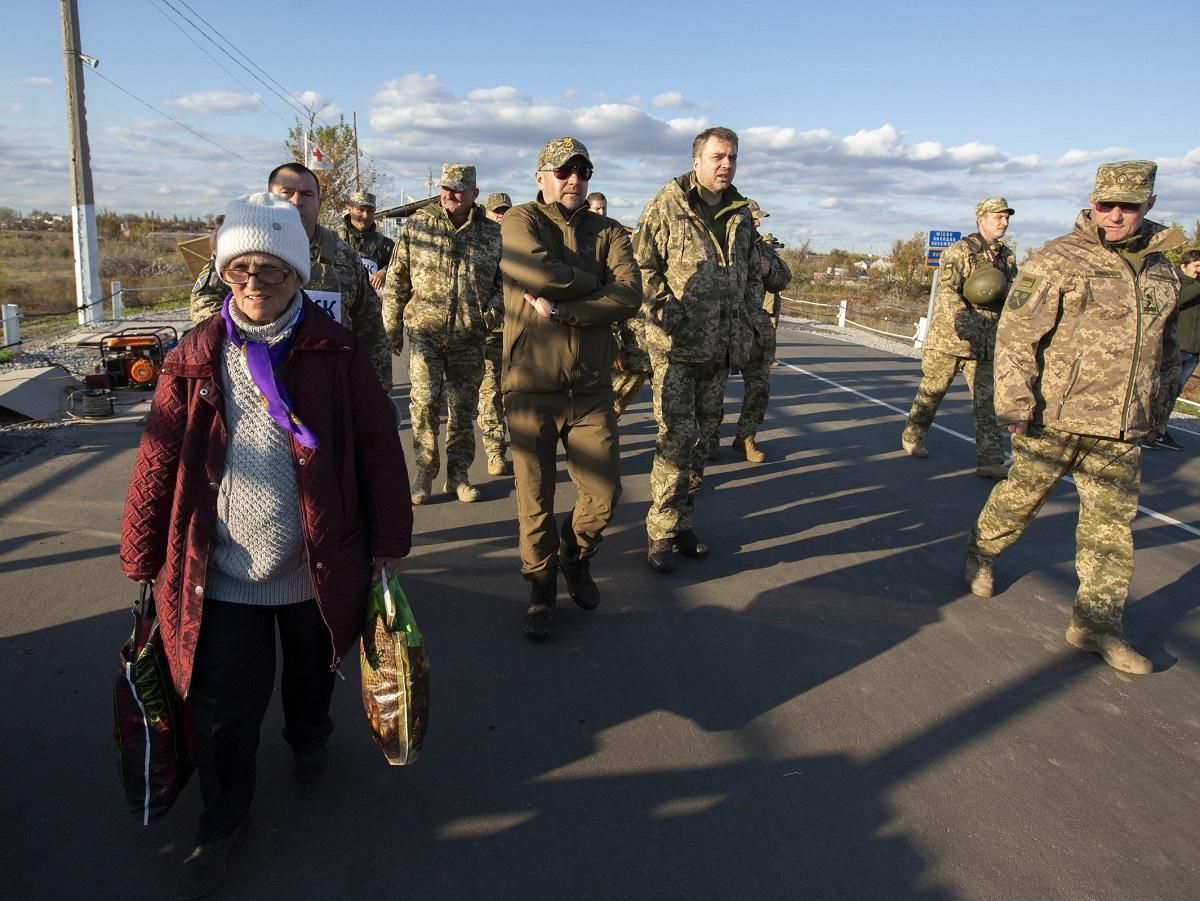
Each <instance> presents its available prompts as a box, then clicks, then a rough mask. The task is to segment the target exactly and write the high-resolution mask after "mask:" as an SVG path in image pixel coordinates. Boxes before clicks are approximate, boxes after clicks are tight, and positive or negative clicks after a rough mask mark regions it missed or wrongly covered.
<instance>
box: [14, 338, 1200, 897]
mask: <svg viewBox="0 0 1200 901" xmlns="http://www.w3.org/2000/svg"><path fill="white" fill-rule="evenodd" d="M780 356H781V359H782V360H783V361H784V363H785V365H783V366H780V367H778V368H776V369H775V370H774V371H773V376H772V379H773V390H774V394H775V396H774V398H773V399H772V408H771V411H770V413H769V414H768V420H767V422H766V424H765V425H764V428H763V431H762V433H761V436H760V437H761V438H762V447H763V449H764V450H765V451H766V452H767V453H768V454H769V455H770V460H769V462H767V463H765V464H762V465H759V466H748V465H746V464H745V463H744V462H742V463H739V462H738V460H737V459H736V458H735V457H734V456H733V454H732V452H731V451H730V450H729V448H728V442H729V440H730V438H731V437H732V431H733V419H734V416H735V415H736V409H737V404H738V401H739V398H740V394H741V382H740V380H739V379H736V378H735V379H732V380H731V382H730V388H729V396H728V402H727V407H728V409H730V410H731V411H732V412H731V415H730V417H729V421H728V422H727V423H726V425H725V428H724V429H723V434H724V442H723V443H724V445H725V447H724V457H723V459H722V460H721V462H720V463H717V464H713V465H712V466H711V468H710V470H709V475H708V478H707V480H706V486H705V491H704V494H703V495H702V497H701V500H700V504H699V513H698V519H697V530H698V531H699V532H700V533H701V535H702V536H703V537H704V538H705V539H706V540H708V541H709V542H711V543H712V544H713V545H714V548H715V549H714V551H713V553H712V555H711V556H710V557H709V559H707V560H705V561H702V562H693V561H688V560H680V561H679V565H678V567H677V569H676V571H675V573H673V574H671V575H669V576H662V575H658V574H655V573H653V572H651V571H650V570H649V569H648V568H647V567H646V565H645V562H644V554H645V534H644V530H643V527H642V520H643V517H644V515H645V511H646V507H647V499H648V473H649V469H650V461H651V455H652V453H653V447H654V431H655V430H654V425H653V421H652V416H651V412H650V402H649V393H648V390H644V392H643V394H642V396H641V398H640V399H639V401H638V402H637V403H636V404H635V405H634V407H633V408H632V409H631V411H630V412H629V413H628V414H626V416H625V418H624V419H623V420H622V455H623V461H624V471H625V473H626V478H625V494H624V497H623V499H622V502H621V505H620V507H619V509H618V512H617V515H616V518H615V521H614V522H613V524H612V527H611V528H610V531H609V534H608V538H607V540H606V541H605V543H604V545H603V547H602V549H601V552H600V555H599V556H598V557H597V559H596V561H595V564H594V572H595V574H596V576H597V579H598V582H599V585H600V588H601V591H602V592H603V595H604V601H603V603H602V604H601V606H600V608H599V609H598V610H596V611H595V612H594V613H584V612H583V611H580V610H578V609H576V608H575V607H574V606H573V605H572V604H571V603H570V601H569V600H566V596H565V594H563V595H561V597H562V598H563V599H564V606H561V607H560V614H559V617H558V622H557V625H556V629H555V634H554V638H553V639H552V640H551V641H550V642H549V643H547V644H544V645H534V644H531V643H529V642H527V641H526V640H525V639H524V638H523V637H522V635H521V616H522V612H523V609H524V604H525V601H526V599H527V596H528V590H527V587H526V584H525V583H524V582H523V581H522V580H521V579H520V578H519V575H518V570H517V567H518V562H517V554H516V530H515V524H514V521H513V517H514V499H513V496H512V482H511V479H509V478H501V479H493V478H488V477H487V476H486V474H485V472H486V471H485V469H484V466H483V463H482V459H481V460H480V462H478V463H477V464H476V467H475V470H474V474H475V476H476V477H477V479H478V484H479V486H480V488H481V489H482V491H483V496H484V501H483V502H482V503H479V504H474V505H465V504H460V503H458V502H457V501H454V500H451V499H450V498H446V497H439V498H438V500H437V502H436V503H433V504H431V505H429V506H426V507H421V508H418V510H417V514H416V527H417V535H416V538H415V547H414V550H413V553H412V555H411V557H410V558H409V559H408V560H407V561H406V565H405V567H404V569H403V576H404V579H405V583H406V586H407V590H408V594H409V597H410V598H411V599H412V602H413V606H414V608H415V611H416V614H417V617H418V619H419V621H420V624H421V626H422V629H423V631H424V632H425V634H426V636H427V638H428V640H429V645H430V653H431V656H432V664H433V674H432V678H433V691H434V697H433V710H432V716H431V727H430V733H429V737H428V740H427V742H426V745H425V749H424V752H423V755H422V757H421V759H420V760H419V761H418V762H417V763H416V764H414V765H413V766H411V767H407V768H391V767H388V766H387V765H386V763H385V761H384V759H383V757H382V755H381V754H380V753H379V751H378V750H377V749H376V748H375V746H374V744H373V743H372V741H371V738H370V735H369V731H368V728H367V725H366V721H365V717H364V716H363V713H362V710H361V705H360V701H359V697H358V690H359V686H358V675H357V667H356V666H355V665H354V664H353V661H351V663H350V664H348V665H347V666H345V667H344V671H345V676H346V681H345V682H344V683H341V684H339V685H338V689H337V692H336V693H335V698H334V718H335V720H336V722H337V724H338V727H337V730H336V732H335V733H334V737H333V740H332V743H331V749H330V753H331V762H332V764H333V767H334V772H333V775H332V779H331V783H330V785H329V788H328V790H327V791H326V793H325V795H324V796H323V797H322V798H320V799H319V800H317V801H315V802H301V801H299V800H297V799H296V798H295V793H294V787H293V785H292V782H291V775H290V752H289V750H288V748H287V746H286V745H285V743H284V742H283V740H282V738H281V737H280V735H279V732H280V726H281V720H280V713H279V710H278V705H277V704H276V705H273V707H272V710H271V712H270V713H269V715H268V720H267V723H266V725H265V726H264V730H263V743H262V747H261V751H260V755H259V773H260V775H259V792H258V796H257V798H256V800H255V807H254V812H253V823H252V825H251V829H250V831H249V832H248V834H247V835H246V837H245V838H244V840H243V842H242V844H240V845H239V846H238V848H237V850H236V851H235V853H234V857H233V859H232V863H231V866H230V873H229V878H228V881H227V884H226V888H225V889H223V890H222V892H221V893H220V894H219V895H218V896H216V897H222V898H255V899H276V898H278V899H305V898H322V899H323V898H365V897H386V898H413V899H417V898H420V899H460V898H488V899H491V898H505V899H509V898H521V899H593V898H595V899H625V898H628V899H676V898H678V899H709V898H711V899H718V898H719V899H728V898H754V899H760V898H763V899H765V898H806V899H825V898H846V899H871V898H881V899H883V898H886V899H899V898H922V899H958V898H971V899H1013V898H1019V899H1023V898H1030V899H1035V898H1036V899H1042V898H1056V899H1130V898H1154V899H1191V898H1196V897H1200V876H1198V870H1200V863H1198V861H1200V828H1197V813H1198V811H1200V803H1198V800H1200V798H1198V795H1200V789H1198V784H1197V778H1196V773H1197V764H1198V763H1200V680H1197V668H1198V667H1200V615H1198V614H1197V612H1196V609H1195V608H1196V606H1197V603H1198V595H1197V591H1196V582H1195V572H1194V570H1195V566H1196V563H1197V561H1198V560H1200V532H1198V531H1197V526H1200V498H1198V495H1197V488H1198V485H1200V462H1197V458H1198V456H1200V434H1196V433H1189V432H1184V431H1182V430H1181V429H1176V430H1174V433H1175V434H1176V435H1177V436H1178V437H1179V438H1180V439H1181V441H1182V442H1183V443H1184V444H1185V445H1187V447H1188V450H1187V452H1185V453H1172V452H1169V451H1158V452H1155V453H1152V454H1148V455H1147V457H1146V460H1145V464H1144V478H1143V481H1144V487H1143V504H1144V506H1145V508H1146V509H1147V510H1148V511H1152V512H1147V513H1146V514H1145V515H1142V516H1139V518H1138V520H1137V522H1136V524H1135V539H1136V543H1137V549H1138V550H1137V574H1136V576H1135V579H1134V584H1133V590H1132V595H1131V601H1130V605H1129V608H1128V613H1127V631H1128V634H1129V637H1130V638H1131V640H1132V642H1133V643H1134V644H1135V645H1136V646H1137V647H1139V648H1140V649H1142V650H1143V651H1144V652H1146V653H1147V654H1148V655H1149V656H1150V657H1151V658H1152V659H1153V660H1154V662H1155V672H1154V674H1153V675H1151V676H1148V677H1144V678H1134V677H1129V676H1125V675H1123V674H1120V673H1117V672H1116V671H1114V670H1111V669H1109V668H1108V667H1106V666H1104V665H1103V664H1102V663H1101V662H1100V661H1099V659H1098V658H1097V657H1095V656H1092V655H1088V654H1083V653H1081V652H1078V651H1075V650H1074V649H1071V648H1069V647H1068V646H1066V644H1065V643H1064V641H1063V638H1062V633H1063V630H1064V628H1065V627H1066V624H1067V620H1068V617H1069V613H1070V605H1071V597H1072V594H1073V592H1074V587H1075V577H1074V571H1073V565H1072V559H1073V554H1074V536H1073V529H1074V522H1075V513H1076V498H1075V493H1074V489H1073V488H1072V487H1071V486H1069V485H1067V486H1060V488H1059V489H1058V491H1057V492H1056V493H1055V495H1054V497H1053V498H1052V499H1051V501H1050V502H1049V503H1048V504H1047V506H1046V508H1045V509H1044V510H1043V512H1042V514H1041V515H1040V517H1039V518H1038V519H1037V520H1036V521H1035V522H1034V524H1033V525H1032V526H1031V527H1030V529H1029V530H1028V531H1027V533H1026V534H1025V536H1024V537H1023V538H1022V539H1021V540H1020V541H1019V542H1018V543H1017V544H1016V545H1015V546H1014V547H1013V548H1012V549H1011V550H1010V551H1009V552H1008V553H1007V554H1005V556H1004V557H1003V558H1001V561H1000V562H999V564H998V566H997V590H998V594H997V596H996V597H995V598H994V599H991V600H987V601H984V600H979V599H976V598H973V597H971V596H970V595H968V594H966V593H965V591H964V588H963V584H962V563H963V546H964V541H965V534H966V530H967V529H968V528H969V526H970V523H971V522H972V520H973V518H974V516H975V515H976V514H977V513H978V511H979V508H980V507H981V506H982V504H983V502H984V500H985V498H986V496H987V492H988V490H989V487H990V484H989V483H986V482H984V481H983V480H980V479H978V478H976V477H975V476H974V474H973V468H974V449H973V448H972V447H971V445H970V443H969V442H968V441H967V440H964V439H963V438H962V437H959V436H958V435H956V434H954V433H955V432H956V433H959V434H960V435H969V434H970V433H971V424H970V418H969V413H968V400H967V395H966V391H965V389H964V388H963V387H962V384H961V382H959V383H958V384H957V385H956V387H955V389H954V390H953V392H952V394H951V395H950V397H948V398H947V401H946V403H945V405H944V407H943V410H942V412H941V414H940V415H939V419H938V425H940V426H943V427H945V428H946V429H949V430H951V431H950V432H947V431H938V432H936V433H935V434H933V435H931V436H930V440H929V442H928V446H929V448H930V451H931V453H932V457H931V458H930V459H928V460H924V461H920V460H914V459H911V458H909V457H907V456H904V455H903V454H901V453H900V451H899V436H900V429H901V422H902V413H900V412H897V410H907V407H908V404H909V402H910V401H911V399H912V395H913V393H914V390H915V387H916V383H917V379H918V377H919V365H918V362H917V361H915V360H912V359H908V358H905V357H898V356H894V355H892V354H889V353H886V352H884V351H879V350H872V349H869V348H863V347H859V346H855V345H850V344H845V343H842V342H839V341H837V340H833V339H830V338H824V337H815V336H813V335H809V334H802V333H799V332H793V331H786V330H785V332H784V333H782V334H781V340H780ZM398 374H399V376H400V377H401V379H402V378H403V372H402V371H401V369H400V367H399V362H398ZM396 396H397V397H398V398H400V399H401V402H402V404H404V405H406V400H405V399H404V389H403V387H402V388H401V389H398V390H397V391H396ZM889 405H890V406H889ZM137 435H138V428H137V426H136V425H130V424H126V425H121V424H113V423H108V424H93V425H87V426H77V427H72V428H71V429H69V430H65V434H63V433H60V434H58V436H57V437H56V438H55V439H54V440H53V441H52V442H51V443H49V444H47V445H46V446H44V447H41V448H38V449H34V450H32V451H30V452H29V453H26V454H25V455H24V456H22V457H20V458H18V459H17V460H15V461H12V462H9V463H8V464H6V465H4V466H3V467H0V509H2V510H3V514H2V516H0V596H2V600H0V685H3V698H4V703H3V710H4V712H5V714H6V721H7V722H6V725H7V728H6V736H5V739H4V741H3V742H0V774H2V775H0V779H2V780H3V781H2V789H3V790H2V791H0V863H2V865H3V866H2V871H0V872H2V873H3V885H4V889H3V894H4V896H5V897H9V898H14V899H16V898H20V899H25V898H89V899H91V898H95V899H108V898H112V899H122V901H128V899H135V898H162V897H169V895H170V891H171V887H172V885H173V882H174V877H175V873H176V869H177V867H178V864H179V862H180V861H181V860H182V858H183V857H184V856H186V854H187V852H188V850H189V848H190V844H191V840H192V838H193V830H194V826H195V821H196V817H197V815H198V810H199V798H198V790H197V788H196V786H195V784H193V785H190V786H189V787H188V790H187V793H186V794H185V796H184V797H183V798H182V799H181V800H180V802H179V803H178V804H177V805H176V808H175V809H174V810H173V811H172V812H171V814H170V815H169V816H168V818H167V819H166V820H164V821H163V822H162V823H161V824H159V825H157V826H153V827H149V828H144V827H141V826H139V825H137V824H135V823H134V822H133V821H132V819H131V818H130V817H129V816H128V814H127V813H126V812H125V810H124V807H123V799H122V795H121V791H120V788H119V786H118V782H117V776H116V772H115V768H114V765H113V751H112V743H111V706H110V705H111V701H110V697H111V689H112V683H113V680H114V678H115V676H116V652H117V649H118V648H119V646H120V644H121V643H122V641H123V640H124V638H125V636H126V634H127V631H128V628H129V625H130V619H129V613H128V604H129V601H130V600H131V599H132V597H133V594H134V591H133V588H132V586H131V584H130V583H128V582H126V581H125V580H124V579H123V577H122V576H121V575H120V573H119V570H118V568H117V564H116V559H115V555H116V550H117V542H118V538H119V536H118V531H119V519H120V511H121V504H122V501H123V497H124V491H125V486H126V482H127V480H128V474H129V469H130V466H131V464H132V456H133V447H134V446H135V443H136V440H137ZM406 443H407V442H406ZM438 484H440V480H439V483H438ZM560 485H561V486H562V490H561V492H560V495H561V496H560V499H559V509H560V510H565V509H567V508H568V507H569V505H570V502H571V497H572V494H573V492H572V489H571V487H570V484H569V482H567V481H566V477H565V475H563V477H562V479H561V480H560ZM435 487H436V486H435ZM1164 517H1165V518H1164ZM1176 523H1177V524H1176Z"/></svg>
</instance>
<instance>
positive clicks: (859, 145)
mask: <svg viewBox="0 0 1200 901" xmlns="http://www.w3.org/2000/svg"><path fill="white" fill-rule="evenodd" d="M842 143H843V144H844V145H845V147H846V152H847V153H849V154H850V155H851V156H867V157H888V156H896V155H897V154H899V152H900V133H899V132H898V131H896V129H895V127H894V126H891V125H883V126H881V127H879V128H875V129H870V130H865V129H864V130H860V131H856V132H855V133H854V134H852V135H848V136H847V137H845V138H842Z"/></svg>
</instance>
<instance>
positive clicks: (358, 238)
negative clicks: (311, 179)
mask: <svg viewBox="0 0 1200 901" xmlns="http://www.w3.org/2000/svg"><path fill="white" fill-rule="evenodd" d="M337 234H338V237H339V238H341V239H342V240H343V241H345V242H346V243H347V244H349V245H350V247H351V248H352V249H353V250H354V252H355V253H356V254H358V255H359V256H360V257H361V258H362V261H363V266H365V267H366V270H367V274H368V275H369V276H370V277H371V287H372V288H374V289H375V290H376V291H382V290H383V280H384V276H385V275H386V274H387V267H388V263H389V262H390V261H391V259H392V245H393V244H394V243H395V242H394V241H392V239H391V238H389V237H388V236H387V235H385V234H383V233H382V232H381V231H380V230H379V227H378V226H377V225H376V224H375V195H374V194H372V193H371V192H370V191H355V192H354V193H353V194H351V195H350V197H349V198H348V199H347V200H346V215H344V216H343V217H342V224H341V225H339V226H338V230H337Z"/></svg>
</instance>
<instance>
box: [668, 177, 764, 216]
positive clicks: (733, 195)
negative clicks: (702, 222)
mask: <svg viewBox="0 0 1200 901" xmlns="http://www.w3.org/2000/svg"><path fill="white" fill-rule="evenodd" d="M675 181H676V183H677V184H678V185H679V189H680V190H681V191H683V196H684V199H686V200H687V204H688V206H690V207H691V208H692V209H693V210H696V211H697V212H698V211H699V210H700V205H701V204H702V203H704V201H703V200H702V199H701V198H700V188H699V186H698V185H697V184H696V173H695V172H685V173H684V174H683V175H681V176H679V177H678V178H677V179H675ZM749 205H750V201H749V200H748V199H747V198H745V197H743V196H742V195H741V192H739V191H738V189H737V188H736V187H735V186H734V185H732V184H730V186H729V187H728V188H726V189H725V192H724V193H723V194H722V195H721V202H720V203H719V204H718V207H719V209H718V210H717V212H716V215H715V216H714V217H713V218H716V219H719V218H721V217H722V216H728V215H729V214H730V213H732V212H733V211H734V210H736V209H738V208H740V207H744V206H749Z"/></svg>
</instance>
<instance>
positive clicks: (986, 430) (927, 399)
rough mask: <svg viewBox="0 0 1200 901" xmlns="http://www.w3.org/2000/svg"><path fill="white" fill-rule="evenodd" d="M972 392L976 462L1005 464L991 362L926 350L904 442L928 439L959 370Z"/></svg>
mask: <svg viewBox="0 0 1200 901" xmlns="http://www.w3.org/2000/svg"><path fill="white" fill-rule="evenodd" d="M960 369H961V370H962V374H963V376H964V377H965V378H966V380H967V389H968V390H969V391H970V392H971V412H972V414H973V416H974V419H975V459H976V461H977V462H978V465H980V466H991V465H993V464H996V463H1003V462H1004V430H1003V429H1002V428H1000V425H999V424H998V423H997V422H996V405H995V400H994V397H993V395H994V384H995V383H994V382H993V380H992V361H991V360H969V359H967V358H966V357H956V356H953V355H952V354H944V353H942V352H941V351H937V350H926V351H925V354H924V355H923V356H922V357H921V384H920V385H919V386H918V387H917V396H916V397H915V398H914V399H913V404H912V409H911V410H909V411H908V421H907V422H906V423H905V425H904V435H903V438H904V440H905V441H911V442H915V443H919V442H922V441H924V440H925V435H926V434H927V433H928V432H929V427H930V426H931V425H933V417H934V416H935V415H936V414H937V410H938V406H939V405H941V403H942V398H943V397H945V396H946V392H947V391H949V390H950V383H951V382H953V381H954V376H955V375H956V374H957V373H958V371H959V370H960Z"/></svg>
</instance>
